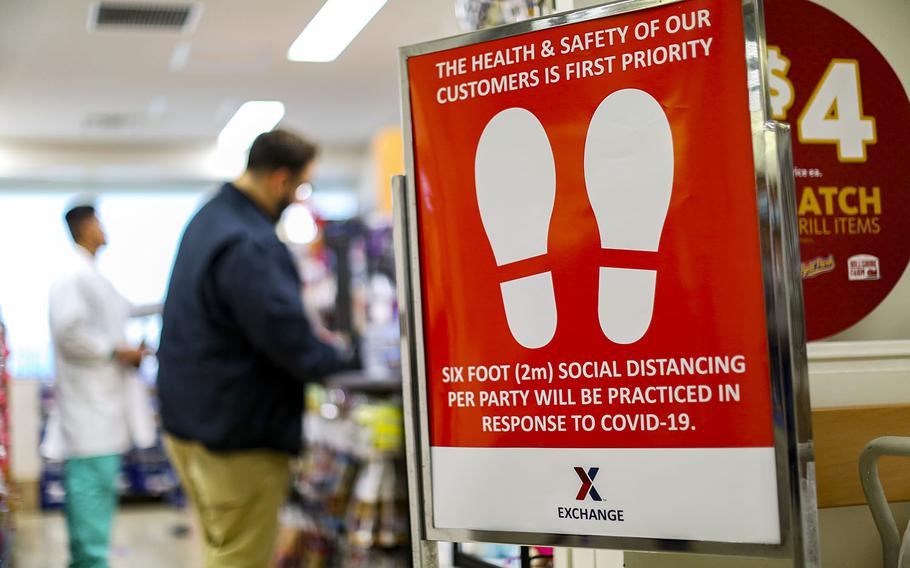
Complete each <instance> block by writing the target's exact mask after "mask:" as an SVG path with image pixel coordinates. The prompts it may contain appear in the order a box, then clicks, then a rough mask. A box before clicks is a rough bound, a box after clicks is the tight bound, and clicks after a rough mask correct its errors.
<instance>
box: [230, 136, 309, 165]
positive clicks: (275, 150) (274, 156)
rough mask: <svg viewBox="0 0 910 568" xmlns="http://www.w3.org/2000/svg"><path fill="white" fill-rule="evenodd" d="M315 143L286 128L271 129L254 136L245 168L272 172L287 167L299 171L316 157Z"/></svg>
mask: <svg viewBox="0 0 910 568" xmlns="http://www.w3.org/2000/svg"><path fill="white" fill-rule="evenodd" d="M316 152H317V148H316V145H315V144H313V143H311V142H309V141H307V140H305V139H303V138H302V137H301V136H299V135H297V134H294V133H293V132H289V131H287V130H272V131H271V132H264V133H262V134H260V135H259V136H257V137H256V140H255V141H253V145H252V146H251V147H250V159H249V161H248V162H247V166H246V168H247V169H248V170H250V171H253V172H274V171H275V170H280V169H281V168H287V169H289V170H291V171H292V172H298V171H300V170H301V169H302V168H303V167H304V166H306V165H307V164H309V163H310V162H312V161H313V159H314V158H315V157H316Z"/></svg>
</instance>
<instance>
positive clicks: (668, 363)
mask: <svg viewBox="0 0 910 568" xmlns="http://www.w3.org/2000/svg"><path fill="white" fill-rule="evenodd" d="M742 17H743V16H742V4H741V2H739V1H737V0H699V1H690V2H684V3H680V4H674V5H669V6H664V7H659V8H654V9H649V10H645V11H641V12H636V13H631V14H625V15H619V16H615V17H610V18H606V19H600V20H591V21H585V22H580V23H576V24H572V25H568V26H561V27H556V28H552V29H546V30H541V31H537V32H533V33H527V34H523V35H518V36H514V37H507V38H504V39H499V40H495V41H487V42H484V43H479V44H474V45H468V46H464V47H458V48H454V49H448V50H445V51H440V52H435V53H430V54H426V55H421V56H412V57H410V58H409V59H408V74H409V84H410V105H411V113H412V125H413V129H412V134H413V144H414V158H415V174H416V175H415V183H416V190H417V197H416V200H417V203H418V206H417V212H418V231H419V247H420V264H421V278H422V301H423V314H422V316H423V325H424V336H425V355H426V376H427V382H428V392H429V400H428V405H429V418H430V434H431V446H432V447H433V449H434V452H436V453H434V459H435V463H434V474H433V475H434V483H435V484H436V485H437V486H438V487H437V488H436V489H437V491H436V495H437V504H436V507H437V508H436V515H437V516H436V521H437V523H441V524H442V525H443V526H446V523H448V526H466V525H467V524H468V523H469V522H468V521H466V520H464V517H461V516H459V515H462V514H463V513H462V512H461V511H462V510H476V509H472V508H474V507H480V508H482V509H483V511H484V513H483V515H484V517H483V519H484V520H483V522H484V523H492V524H493V525H496V521H495V520H493V519H494V518H495V515H496V514H497V512H496V511H488V510H487V509H486V508H483V507H482V504H471V505H466V504H465V503H467V501H462V502H461V503H460V504H453V505H452V507H451V508H446V506H445V504H444V503H443V504H442V505H441V504H440V503H442V502H443V500H445V499H449V498H450V495H458V497H457V499H468V498H469V497H467V496H465V495H463V494H462V493H460V492H459V490H458V488H457V487H456V486H458V487H460V486H459V485H458V484H459V483H462V482H464V483H469V482H468V481H464V480H465V479H473V478H471V477H470V476H471V475H473V474H472V473H468V472H473V471H475V470H473V469H472V467H471V465H472V464H473V466H476V471H486V472H488V473H487V474H485V475H487V477H484V478H483V479H484V480H485V481H479V480H480V479H481V478H477V480H478V481H477V483H475V484H474V485H472V489H471V490H470V493H471V497H470V499H475V500H476V499H479V498H478V497H476V495H479V494H481V493H482V491H486V490H490V487H500V486H498V485H495V484H494V485H490V483H492V481H491V480H490V479H489V475H490V474H489V470H496V469H497V468H498V467H499V466H498V465H495V464H498V463H499V462H497V461H495V460H501V459H503V457H502V456H503V455H505V454H497V455H496V456H492V455H490V459H492V460H494V461H485V460H486V459H487V458H481V457H477V456H482V455H489V454H483V453H482V452H481V453H480V454H478V453H476V451H475V450H478V449H484V448H510V449H515V450H514V451H515V452H517V453H516V454H514V455H513V454H509V455H510V456H512V457H510V458H509V460H510V462H509V463H510V464H511V467H516V468H519V469H520V470H521V471H522V472H523V473H522V474H521V475H523V476H524V475H526V474H528V475H530V473H528V471H529V468H531V467H534V468H537V466H538V465H540V468H538V469H539V471H545V468H544V467H543V466H542V464H536V465H534V464H532V463H531V462H530V461H529V460H530V459H531V458H529V457H528V456H531V455H532V452H531V451H530V450H529V451H528V452H522V449H526V448H527V449H531V448H534V449H537V448H552V449H558V448H563V449H577V448H591V449H593V448H612V449H623V448H635V449H654V448H658V449H667V448H674V449H675V448H691V449H698V450H697V451H698V452H707V453H708V454H709V455H720V454H712V453H710V452H711V450H713V449H728V448H736V449H747V450H749V451H751V450H754V449H762V453H761V454H760V455H761V456H762V457H761V459H759V461H758V462H751V461H749V462H748V464H747V463H746V462H745V461H740V462H736V463H733V462H735V461H736V459H737V458H735V457H730V459H729V460H728V461H724V460H721V461H722V462H723V463H724V465H723V466H722V467H719V468H718V469H716V471H715V468H713V467H711V466H705V465H704V464H705V463H708V462H707V461H706V462H700V461H699V460H700V459H701V458H694V457H693V459H692V460H691V461H690V462H687V464H688V465H686V466H679V467H680V468H681V469H679V470H678V473H679V475H678V477H677V478H676V479H674V480H669V479H667V480H663V478H660V480H658V479H657V478H655V480H654V483H652V484H651V485H652V487H651V490H653V486H655V485H661V486H662V487H663V489H661V491H663V490H666V491H673V492H675V493H674V494H679V493H686V495H687V496H688V497H687V499H688V498H689V497H691V498H692V499H694V500H695V501H693V507H692V508H701V509H702V510H701V512H700V513H699V515H703V516H704V517H705V518H704V519H703V523H701V524H700V523H699V522H697V521H696V520H694V518H693V524H692V527H707V526H708V525H711V527H712V528H711V530H710V531H708V530H707V529H706V531H707V532H701V533H698V535H699V536H700V537H702V536H705V535H707V537H705V538H717V539H718V540H731V541H735V540H737V539H741V540H740V541H743V542H745V541H749V542H756V541H757V542H772V541H774V539H776V538H778V536H777V532H776V531H777V525H776V523H777V494H776V492H775V485H774V484H775V483H776V481H775V480H776V477H775V468H774V458H773V446H774V437H773V430H772V410H771V394H770V371H769V363H768V345H767V333H768V331H767V327H766V315H765V314H766V311H765V304H764V295H763V288H762V269H761V251H760V247H759V230H758V207H757V202H756V182H755V167H754V155H753V148H752V130H751V123H750V112H749V93H748V91H747V68H746V61H745V51H746V50H745V38H744V35H743V34H744V32H743V23H742ZM447 449H458V450H462V449H465V450H466V449H470V451H466V452H464V453H461V454H454V453H451V452H447V451H446V450H447ZM585 451H586V452H587V453H583V454H580V456H581V457H580V458H579V459H587V460H592V459H594V458H593V456H596V455H598V454H596V453H595V452H592V451H591V450H585ZM693 452H695V450H693ZM746 453H748V452H746ZM534 455H537V454H534ZM561 455H563V457H562V458H559V459H555V458H554V457H553V456H552V455H548V456H547V457H545V458H543V459H544V460H546V461H547V462H549V467H555V468H556V470H555V471H556V472H557V473H554V475H557V476H561V475H566V476H567V478H566V479H565V482H564V483H563V482H561V481H559V482H556V481H553V480H550V481H548V482H547V483H546V485H548V486H549V485H552V483H556V485H557V486H558V490H557V489H550V488H548V489H543V488H540V491H542V492H543V493H547V495H551V494H552V495H562V494H563V493H562V492H566V493H565V495H568V499H569V500H570V502H571V501H572V499H573V498H574V497H575V496H576V495H582V493H579V488H578V487H577V482H578V474H577V472H578V471H585V472H590V471H591V468H595V469H597V468H599V469H611V468H612V469H611V473H607V474H604V473H601V474H600V476H599V477H598V478H597V480H596V481H594V480H593V475H592V476H591V477H590V480H589V481H592V482H593V483H594V484H595V485H596V487H597V490H598V491H599V493H598V492H594V495H597V496H598V497H597V499H594V498H593V497H591V496H590V493H591V492H590V487H588V491H586V492H583V493H584V495H586V496H587V497H583V498H582V499H581V500H585V499H587V500H588V501H592V502H593V501H596V502H600V501H601V499H600V497H601V496H602V497H603V500H604V501H605V502H611V503H613V504H614V506H615V503H616V501H614V500H613V499H614V498H615V497H616V496H617V493H620V492H622V493H624V494H625V495H626V498H627V499H630V502H631V500H632V499H633V498H632V495H633V494H634V493H635V491H637V490H638V489H634V488H632V487H631V485H630V484H625V485H624V484H622V483H620V482H619V481H617V480H618V479H620V477H619V474H618V473H617V470H616V469H615V468H618V467H620V465H619V463H623V464H624V465H623V467H631V466H630V464H632V463H633V462H634V459H637V458H635V457H630V456H624V457H622V459H620V458H619V457H615V456H614V457H611V458H610V459H607V460H606V461H605V462H604V463H602V464H601V463H599V462H598V463H591V462H590V461H588V463H574V462H572V460H573V459H576V458H575V457H574V456H575V454H572V456H573V457H566V456H568V454H561ZM674 455H676V456H679V455H683V454H674ZM685 455H689V454H685ZM702 455H703V454H699V456H702ZM723 455H724V456H728V457H729V456H730V454H723ZM749 455H758V454H753V453H750V454H749ZM453 456H455V457H453ZM637 456H638V457H642V459H645V460H646V464H648V465H647V467H645V468H644V469H643V470H642V469H635V468H632V469H629V470H627V473H628V475H629V478H630V479H636V478H637V479H639V480H642V479H645V478H646V477H642V476H647V475H652V474H654V472H655V471H660V472H662V473H660V474H659V475H671V472H672V470H673V468H674V467H676V466H675V465H671V464H675V463H676V462H673V461H672V460H674V459H676V458H675V457H669V456H670V454H666V453H662V452H654V453H644V454H637ZM692 456H695V453H693V454H692ZM443 458H445V459H452V460H454V461H453V463H459V464H460V465H459V468H458V471H459V473H458V475H457V476H454V477H453V476H452V475H448V473H446V472H447V471H448V470H447V469H446V467H445V466H442V465H439V464H440V463H448V462H446V461H444V460H443ZM614 458H615V459H614ZM605 459H606V458H605ZM724 459H726V458H724ZM750 459H751V458H750ZM472 460H473V461H472ZM554 460H555V461H554ZM560 460H564V461H565V463H562V461H560ZM667 460H670V461H667ZM708 461H710V460H708ZM712 463H713V462H712ZM554 464H556V465H554ZM690 466H691V468H693V469H692V470H691V471H690V470H688V469H685V468H686V467H690ZM699 468H702V469H711V470H712V471H709V472H706V473H705V476H702V477H701V478H699V479H700V480H696V479H695V478H697V477H698V475H695V474H694V473H692V472H693V471H695V470H697V469H699ZM538 469H535V471H538ZM734 472H736V473H734ZM756 472H758V473H756ZM449 473H451V472H449ZM596 473H597V471H594V474H596ZM690 473H692V474H691V475H690ZM477 475H479V474H477ZM547 475H549V474H547ZM740 475H741V477H740ZM753 475H758V476H759V477H760V478H761V482H760V483H759V482H757V481H755V479H754V478H753V477H752V476H753ZM716 476H720V478H717V477H716ZM456 478H457V479H456ZM704 479H720V480H721V481H718V482H717V483H712V484H708V485H713V488H712V487H707V488H705V491H708V492H710V491H713V490H714V489H716V488H717V487H719V486H723V487H726V488H731V491H732V493H731V495H735V494H736V493H737V492H738V491H739V490H738V489H735V488H736V487H739V486H740V485H741V484H744V485H743V488H742V491H743V492H744V493H748V495H749V497H747V498H746V499H747V500H751V501H752V502H753V503H752V504H754V501H760V502H761V503H760V504H759V505H756V507H757V509H755V508H748V507H747V508H744V509H737V507H738V505H731V504H730V503H731V502H730V501H728V500H727V498H726V497H718V495H716V494H712V495H711V496H710V497H709V496H708V495H707V494H706V493H700V492H699V491H700V490H699V489H696V488H695V486H696V485H699V484H700V483H702V481H701V480H704ZM630 483H633V482H630ZM634 483H638V482H634ZM756 483H757V484H758V485H761V486H762V488H763V489H767V492H763V491H761V490H759V491H756V492H750V491H751V489H746V487H752V486H755V484H756ZM481 486H482V487H481ZM570 486H571V487H570ZM440 487H441V488H442V490H440ZM446 488H451V491H449V492H448V495H447V494H446V491H445V489H446ZM501 489H502V491H501V492H499V493H498V494H497V496H496V499H497V503H503V502H505V501H503V500H504V499H505V500H506V501H508V498H507V497H506V496H505V492H507V491H510V490H511V489H510V488H508V487H502V488H501ZM639 489H641V488H639ZM497 491H499V489H497ZM642 491H646V490H645V489H642ZM652 495H654V494H653V493H652ZM725 495H726V494H725ZM766 497H767V498H766ZM452 498H453V499H454V498H455V497H452ZM519 498H520V497H516V499H519ZM653 498H654V499H660V498H662V497H653ZM642 499H643V500H646V499H647V498H646V497H642ZM737 499H738V497H737ZM705 500H710V501H712V502H714V503H715V504H714V505H707V504H706V503H705ZM696 501H698V504H695V502H696ZM722 501H726V502H725V503H722ZM472 503H473V502H472ZM637 503H638V508H637V513H635V515H632V516H630V515H631V513H629V512H628V511H627V514H625V515H623V514H621V513H622V511H619V512H617V511H616V510H613V509H611V510H609V511H603V514H604V518H605V519H609V520H610V521H612V522H614V523H615V525H614V526H612V527H607V526H604V527H600V528H598V529H596V530H594V532H593V533H592V534H632V535H634V536H665V537H667V536H672V535H670V533H667V532H661V530H658V529H656V528H655V527H656V526H657V525H659V524H660V523H662V522H663V521H662V520H659V519H658V517H661V515H664V513H666V511H664V513H661V512H660V511H661V510H662V507H665V506H666V505H660V504H654V506H653V508H651V505H646V504H644V501H637ZM627 505H628V504H627ZM750 506H751V505H750ZM716 507H720V508H724V507H729V509H724V511H723V512H719V510H718V509H717V508H716ZM466 508H467V509H466ZM456 509H457V510H456ZM521 509H522V510H523V511H524V512H523V513H521V514H523V515H525V514H526V516H525V517H524V519H525V520H526V519H532V521H533V523H537V524H535V525H534V527H536V528H535V530H540V527H550V528H549V529H548V530H553V531H556V532H565V530H568V529H566V527H567V526H568V525H565V524H559V523H560V522H562V521H566V522H568V521H567V519H571V520H574V521H573V522H576V526H578V523H580V522H582V520H584V519H582V520H579V517H577V516H573V515H574V513H572V512H571V511H573V509H571V508H569V509H566V511H568V512H567V513H566V515H568V516H564V515H563V513H564V511H562V510H560V511H559V516H558V518H556V517H554V518H552V519H551V518H549V517H548V516H547V515H548V514H550V513H553V515H555V514H556V508H555V507H554V508H553V510H552V511H550V509H549V508H548V507H547V508H545V509H544V510H542V511H541V512H538V513H537V514H536V516H535V514H531V513H527V511H526V510H525V508H524V507H522V508H521ZM645 509H648V510H649V511H650V515H651V517H653V518H650V517H649V518H648V519H647V522H646V521H645V520H643V519H645V518H646V517H647V515H645ZM734 509H735V510H736V512H731V511H733V510H734ZM689 510H690V509H687V511H689ZM756 511H758V512H756ZM516 512H517V510H516ZM744 512H745V514H746V515H747V516H748V515H752V514H753V513H754V517H752V518H754V519H758V520H756V523H758V524H760V525H761V530H758V531H757V532H749V531H750V530H751V529H749V528H743V529H742V530H743V531H745V532H744V533H742V534H735V535H734V534H732V533H730V532H729V531H730V530H733V529H730V528H729V526H730V525H734V524H738V522H739V521H735V522H734V521H733V520H734V518H735V517H736V516H738V515H741V514H744ZM687 514H688V513H687ZM728 514H729V515H728ZM664 516H665V517H666V518H674V515H671V514H666V515H664ZM633 517H634V520H633ZM617 518H619V520H618V521H617V520H616V519H617ZM623 519H625V520H623ZM517 521H519V522H517V524H514V523H511V524H509V525H508V527H509V528H510V530H516V527H517V528H528V527H523V526H522V524H521V522H523V521H522V520H521V519H518V520H517ZM550 521H552V523H550ZM529 522H531V521H529ZM460 523H464V524H460ZM617 527H618V528H617ZM636 527H637V528H636ZM692 527H690V528H691V530H693V531H696V529H695V528H692ZM471 528H491V527H490V526H486V527H478V526H476V525H475V526H472V527H471ZM492 528H503V525H498V526H493V527H492ZM572 530H580V529H578V528H575V529H572ZM585 530H591V529H585ZM672 530H673V529H669V528H668V529H667V531H670V532H672ZM687 530H688V529H687ZM736 530H739V529H736ZM624 531H625V532H624ZM711 531H714V532H711ZM683 532H686V531H683ZM696 532H697V531H696ZM758 533H760V534H761V536H756V534H758ZM680 534H682V533H680ZM689 536H692V535H689ZM755 539H757V540H755Z"/></svg>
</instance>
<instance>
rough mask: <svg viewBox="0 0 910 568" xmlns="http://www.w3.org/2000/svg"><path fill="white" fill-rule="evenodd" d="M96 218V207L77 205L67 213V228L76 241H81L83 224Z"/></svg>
mask: <svg viewBox="0 0 910 568" xmlns="http://www.w3.org/2000/svg"><path fill="white" fill-rule="evenodd" d="M94 216H95V207H94V206H93V205H77V206H75V207H73V208H72V209H70V210H69V211H67V212H66V215H64V216H63V217H64V219H66V226H67V227H68V228H69V230H70V235H72V237H73V240H74V241H78V240H79V232H80V230H81V229H82V224H83V223H85V222H86V221H88V220H89V219H91V218H92V217H94Z"/></svg>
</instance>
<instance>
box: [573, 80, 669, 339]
mask: <svg viewBox="0 0 910 568" xmlns="http://www.w3.org/2000/svg"><path fill="white" fill-rule="evenodd" d="M585 184H586V185H587V189H588V198H589V199H590V201H591V206H592V207H593V208H594V215H595V217H596V218H597V225H598V228H599V229H600V246H601V247H603V248H605V249H622V250H637V251H656V250H657V247H658V244H659V243H660V235H661V232H662V231H663V226H664V221H665V220H666V217H667V209H668V208H669V206H670V194H671V193H672V191H673V136H672V134H671V132H670V123H669V121H668V120H667V115H666V114H665V113H664V111H663V109H662V108H661V106H660V104H659V103H658V102H657V101H656V100H654V97H652V96H651V95H649V94H648V93H646V92H644V91H640V90H638V89H623V90H621V91H617V92H615V93H613V94H611V95H610V96H608V97H607V98H606V99H604V101H603V102H602V103H600V106H599V107H597V111H596V112H595V113H594V117H593V118H592V119H591V124H590V126H589V127H588V135H587V140H586V142H585ZM656 285H657V272H656V271H654V270H635V269H629V268H610V267H601V269H600V291H599V298H598V316H599V318H600V327H601V329H602V330H603V332H604V334H605V335H606V336H607V337H608V338H609V339H610V340H611V341H613V342H615V343H621V344H629V343H635V342H636V341H638V340H639V339H641V338H642V337H643V336H644V335H645V333H646V332H647V331H648V327H649V326H650V325H651V316H652V314H653V312H654V292H655V289H656Z"/></svg>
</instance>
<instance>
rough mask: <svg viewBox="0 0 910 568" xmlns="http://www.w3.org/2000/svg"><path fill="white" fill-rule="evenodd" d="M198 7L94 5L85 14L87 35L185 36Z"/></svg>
mask: <svg viewBox="0 0 910 568" xmlns="http://www.w3.org/2000/svg"><path fill="white" fill-rule="evenodd" d="M200 13H201V5H200V4H199V3H187V4H173V3H169V4H156V3H149V2H145V3H135V2H96V3H94V4H92V7H91V11H90V13H89V25H88V27H89V30H90V31H129V30H136V31H144V32H173V33H186V32H189V31H192V29H193V28H195V26H196V22H197V21H198V20H199V16H200Z"/></svg>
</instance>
